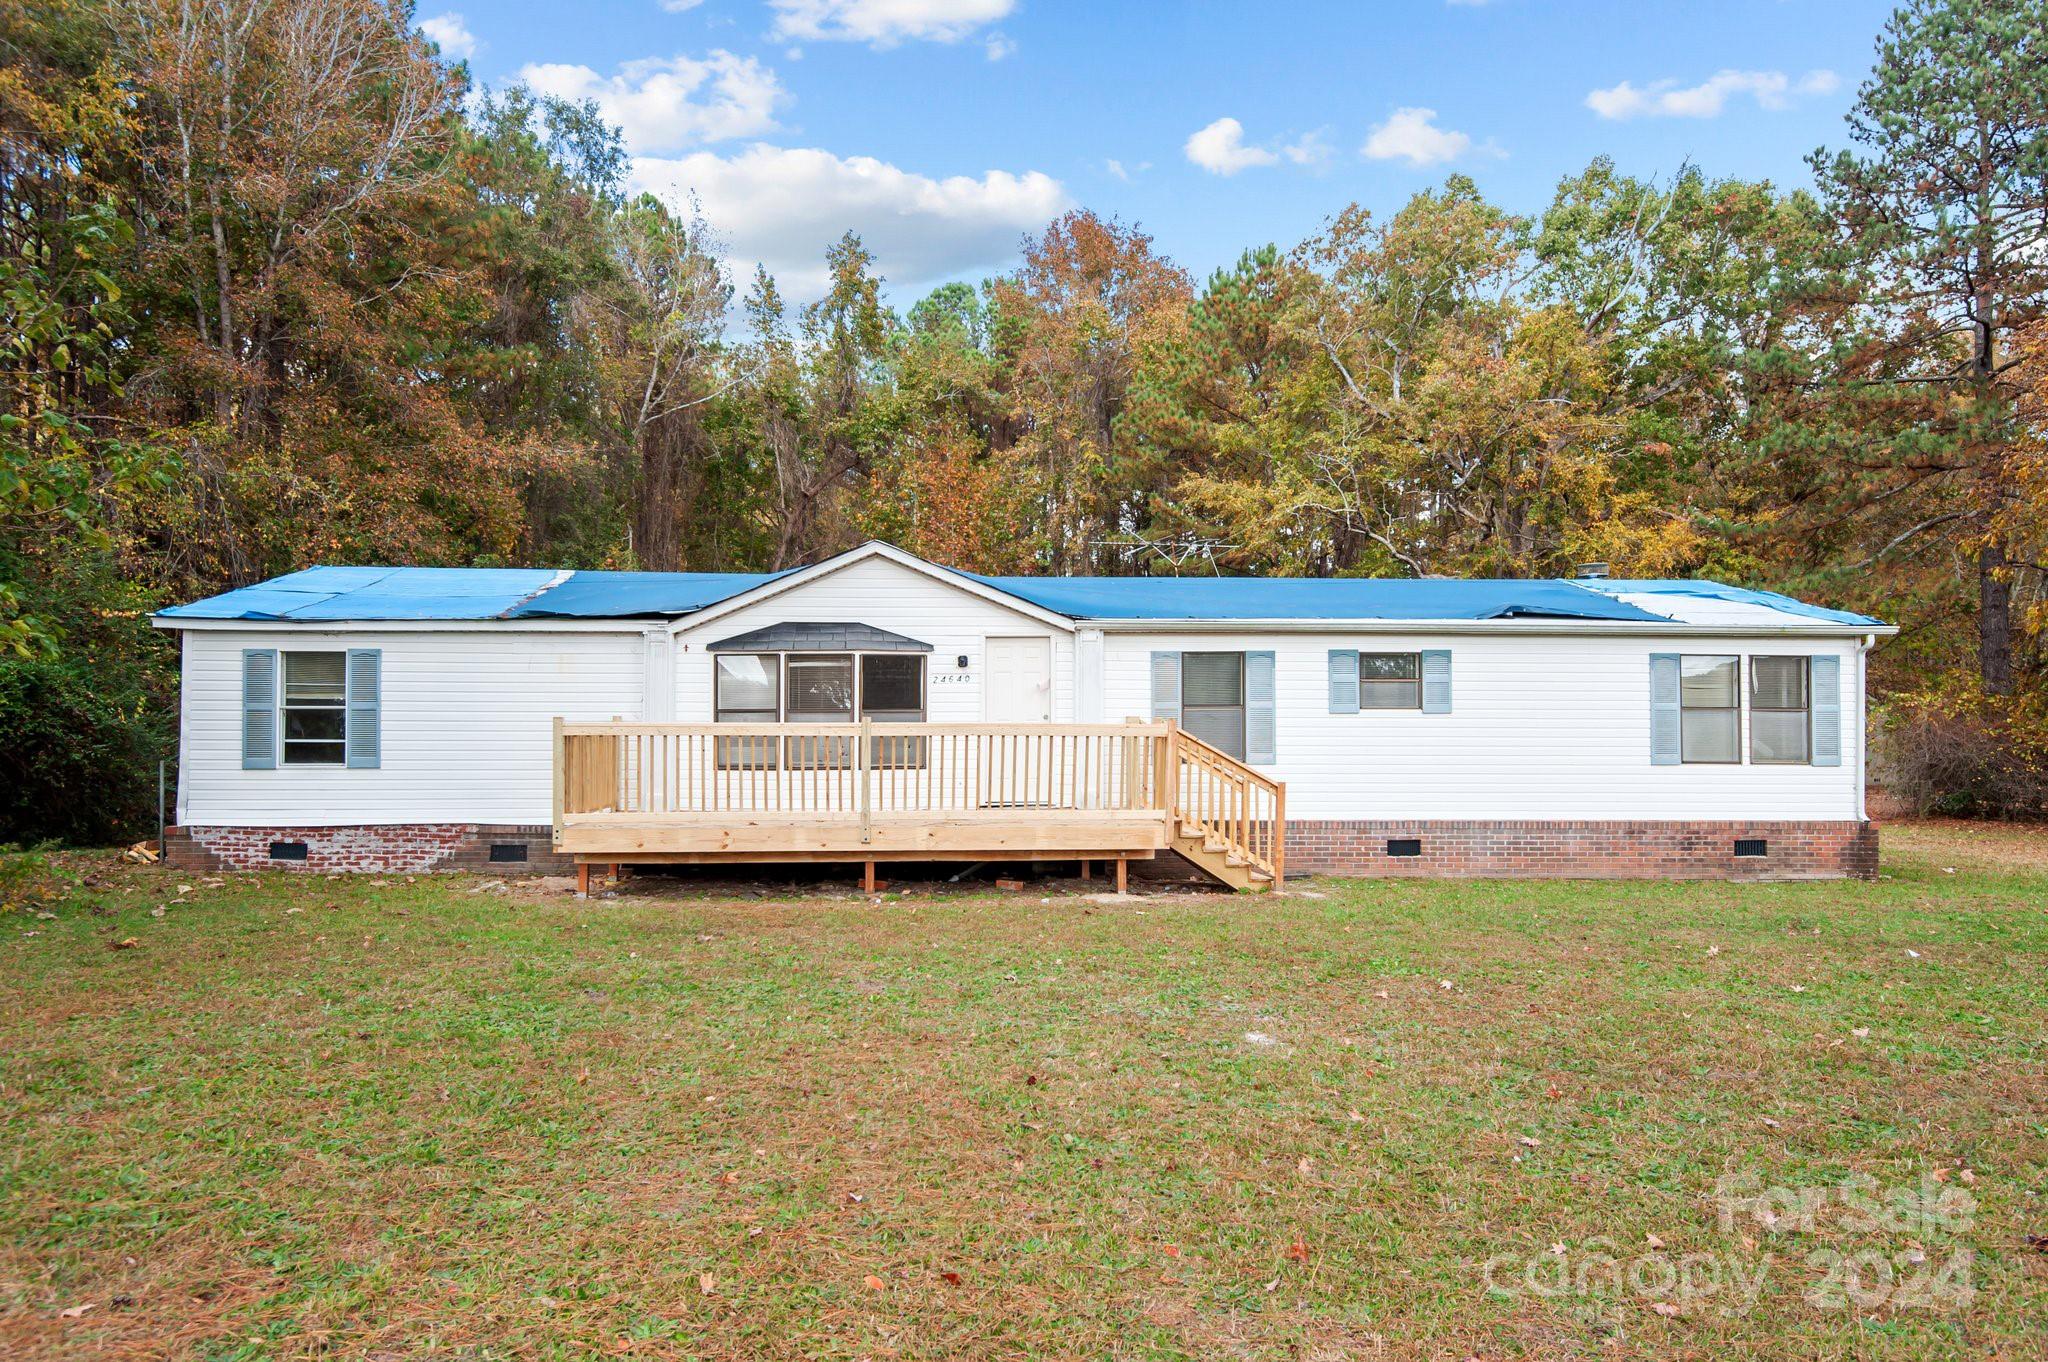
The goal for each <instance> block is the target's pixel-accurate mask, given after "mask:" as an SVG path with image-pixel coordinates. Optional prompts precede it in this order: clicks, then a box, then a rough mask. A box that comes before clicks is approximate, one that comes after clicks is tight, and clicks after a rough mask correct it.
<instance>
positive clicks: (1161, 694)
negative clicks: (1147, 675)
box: [1152, 653, 1180, 723]
mask: <svg viewBox="0 0 2048 1362" xmlns="http://www.w3.org/2000/svg"><path fill="white" fill-rule="evenodd" d="M1152 717H1153V718H1155V719H1171V720H1173V721H1174V722H1175V723H1179V722H1180V654H1179V653H1154V654H1152Z"/></svg>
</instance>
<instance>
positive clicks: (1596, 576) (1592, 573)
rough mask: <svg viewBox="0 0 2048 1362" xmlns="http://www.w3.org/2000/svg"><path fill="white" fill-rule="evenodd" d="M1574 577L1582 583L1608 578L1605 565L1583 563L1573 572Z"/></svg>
mask: <svg viewBox="0 0 2048 1362" xmlns="http://www.w3.org/2000/svg"><path fill="white" fill-rule="evenodd" d="M1572 576H1573V577H1575V578H1577V579H1578V580H1579V581H1582V582H1597V581H1601V580H1604V579H1605V578H1606V576H1607V564H1605V563H1581V564H1579V565H1578V567H1576V568H1574V569H1573V570H1572Z"/></svg>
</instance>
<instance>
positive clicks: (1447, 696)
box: [1422, 648, 1451, 714]
mask: <svg viewBox="0 0 2048 1362" xmlns="http://www.w3.org/2000/svg"><path fill="white" fill-rule="evenodd" d="M1422 712H1423V713H1424V714H1449V713H1450V712H1451V653H1450V649H1448V648H1425V649H1423V650H1422Z"/></svg>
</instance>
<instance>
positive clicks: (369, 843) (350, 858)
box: [164, 823, 575, 875]
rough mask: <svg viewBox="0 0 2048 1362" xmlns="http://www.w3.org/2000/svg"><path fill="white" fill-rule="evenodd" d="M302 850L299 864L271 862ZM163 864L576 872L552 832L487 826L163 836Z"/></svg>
mask: <svg viewBox="0 0 2048 1362" xmlns="http://www.w3.org/2000/svg"><path fill="white" fill-rule="evenodd" d="M278 844H282V847H283V848H285V849H287V850H286V854H287V856H288V855H289V848H291V847H293V846H295V845H297V844H303V845H304V846H305V849H306V855H305V859H304V860H294V859H283V858H280V857H277V856H274V855H273V854H272V850H273V847H274V846H275V845H278ZM493 845H517V846H523V847H525V848H526V859H525V860H524V861H494V860H492V859H491V848H492V846H493ZM164 851H165V860H166V861H167V862H168V863H169V864H171V865H173V866H177V867H178V868H180V869H183V870H304V871H311V872H318V873H326V874H334V873H336V872H368V873H373V874H383V875H396V874H420V873H422V872H425V871H433V870H460V871H468V872H470V873H473V874H480V875H567V874H570V873H573V872H574V870H575V864H574V863H573V861H572V860H571V859H570V858H569V857H566V856H558V855H556V854H555V849H554V830H553V829H551V828H549V827H546V826H545V825H543V826H539V827H532V826H525V825H517V826H514V825H506V824H491V823H398V824H371V825H365V826H360V827H346V828H182V827H180V828H167V829H165V832H164Z"/></svg>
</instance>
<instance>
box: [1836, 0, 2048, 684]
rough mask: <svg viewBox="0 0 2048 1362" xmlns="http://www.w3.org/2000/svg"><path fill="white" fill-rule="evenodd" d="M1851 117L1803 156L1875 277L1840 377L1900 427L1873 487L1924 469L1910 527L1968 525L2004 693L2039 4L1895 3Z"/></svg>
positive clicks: (2043, 164) (1984, 658) (2041, 139)
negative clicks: (1867, 314)
mask: <svg viewBox="0 0 2048 1362" xmlns="http://www.w3.org/2000/svg"><path fill="white" fill-rule="evenodd" d="M1849 131H1850V138H1851V140H1852V142H1854V143H1855V149H1854V150H1844V151H1842V152H1840V153H1838V154H1836V155H1834V156H1833V157H1830V156H1828V155H1827V154H1826V153H1824V152H1819V153H1815V156H1814V158H1813V160H1814V169H1815V172H1816V174H1817V175H1818V177H1819V179H1820V181H1821V184H1822V186H1823V187H1824V188H1825V189H1826V190H1827V191H1828V192H1829V194H1830V196H1831V198H1832V199H1833V201H1834V203H1835V206H1836V207H1837V209H1838V211H1839V212H1840V214H1841V217H1842V221H1843V224H1844V227H1845V228H1846V231H1847V234H1848V238H1849V241H1850V243H1851V245H1852V246H1854V247H1856V248H1858V249H1859V250H1860V252H1861V253H1863V255H1864V258H1865V259H1866V260H1867V262H1868V263H1869V264H1870V265H1871V266H1872V267H1873V274H1872V277H1873V278H1875V279H1876V280H1878V281H1880V282H1879V283H1878V285H1877V290H1876V293H1875V301H1876V304H1877V307H1876V309H1875V316H1874V318H1873V325H1872V328H1871V330H1872V333H1873V335H1874V336H1875V337H1876V339H1875V340H1874V341H1873V342H1872V343H1871V344H1870V345H1868V346H1865V347H1862V349H1861V351H1860V353H1858V354H1857V355H1856V356H1854V357H1853V358H1854V360H1855V362H1854V363H1852V364H1851V365H1850V366H1849V367H1848V370H1847V376H1848V377H1849V379H1850V380H1851V382H1852V383H1854V384H1858V385H1867V386H1870V387H1874V388H1883V389H1889V390H1890V391H1888V392H1886V393H1884V394H1883V395H1882V396H1881V397H1880V398H1879V400H1880V401H1881V402H1882V403H1883V404H1884V405H1885V406H1886V407H1888V408H1889V409H1890V410H1891V411H1892V413H1893V415H1894V417H1895V421H1894V425H1895V428H1898V429H1902V430H1906V431H1910V432H1912V435H1913V438H1908V439H1902V440H1897V441H1895V442H1894V450H1895V452H1894V455H1893V457H1894V461H1895V462H1896V464H1897V465H1898V466H1897V467H1896V468H1895V469H1894V470H1893V476H1892V477H1891V478H1890V479H1889V480H1888V483H1889V486H1888V487H1886V488H1885V489H1883V491H1884V492H1889V491H1891V490H1892V489H1896V488H1900V487H1911V486H1913V485H1914V484H1915V483H1926V484H1929V485H1939V486H1941V487H1942V492H1943V494H1944V495H1945V496H1947V497H1949V498H1951V499H1952V501H1953V504H1946V503H1945V504H1944V505H1943V506H1942V507H1941V508H1940V509H1939V510H1938V511H1937V512H1936V513H1935V514H1933V515H1931V516H1929V517H1927V519H1926V520H1925V521H1923V522H1921V523H1920V524H1918V525H1909V526H1908V527H1907V529H1908V531H1919V532H1927V531H1931V530H1933V529H1935V528H1937V527H1940V526H1950V527H1957V526H1964V527H1967V528H1968V530H1969V532H1970V534H1971V536H1972V538H1973V539H1974V541H1975V547H1976V566H1977V655H1978V674H1979V680H1980V682H1981V685H1982V687H1983V689H1984V691H1985V692H1987V693H1989V694H1993V695H2005V694H2010V693H2011V692H2012V689H2013V656H2012V651H2013V650H2012V631H2013V623H2012V620H2013V610H2012V583H2013V574H2014V572H2015V570H2016V568H2015V565H2014V564H2013V562H2012V561H2011V556H2010V554H2009V553H2008V544H2009V538H2010V529H2009V522H2010V519H2011V517H2012V515H2013V512H2014V506H2013V500H2014V487H2013V484H2012V479H2011V475H2010V468H2009V460H2010V457H2011V452H2012V446H2013V443H2014V440H2015V438H2016V435H2017V433H2018V432H2017V415H2018V413H2017V402H2018V396H2017V395H2018V394H2019V393H2020V392H2021V391H2022V390H2023V388H2024V386H2025V385H2026V381H2027V380H2028V379H2029V378H2030V377H2031V376H2030V375H2028V374H2026V373H2024V372H2022V371H2023V369H2024V368H2025V367H2026V366H2027V365H2028V364H2029V363H2030V362H2031V357H2030V356H2029V354H2028V353H2027V351H2026V350H2025V349H2024V348H2023V347H2020V346H2017V345H2015V344H2014V341H2015V338H2016V337H2018V336H2019V335H2021V334H2023V333H2024V332H2025V331H2026V329H2027V328H2028V327H2030V326H2031V325H2033V324H2034V323H2037V322H2039V321H2041V320H2042V319H2043V318H2044V317H2048V253H2044V251H2043V249H2042V244H2043V241H2044V239H2048V3H2043V0H1911V2H1910V3H1908V4H1906V5H1905V6H1903V7H1902V8H1900V9H1899V10H1898V11H1896V12H1895V13H1894V14H1893V16H1892V18H1891V21H1890V22H1889V24H1887V26H1886V28H1885V33H1884V37H1883V38H1882V40H1881V41H1880V43H1879V46H1878V61H1877V66H1876V69H1875V71H1874V73H1873V74H1872V76H1871V78H1870V79H1869V80H1868V81H1867V82H1865V84H1864V85H1863V87H1862V89H1861V90H1860V91H1859V92H1858V97H1857V103H1856V107H1855V109H1854V111H1853V112H1852V113H1851V114H1850V116H1849ZM1902 398H1903V399H1907V405H1906V406H1904V407H1902V404H1901V399H1902ZM1915 399H1917V400H1915ZM1878 494H1883V493H1878Z"/></svg>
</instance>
